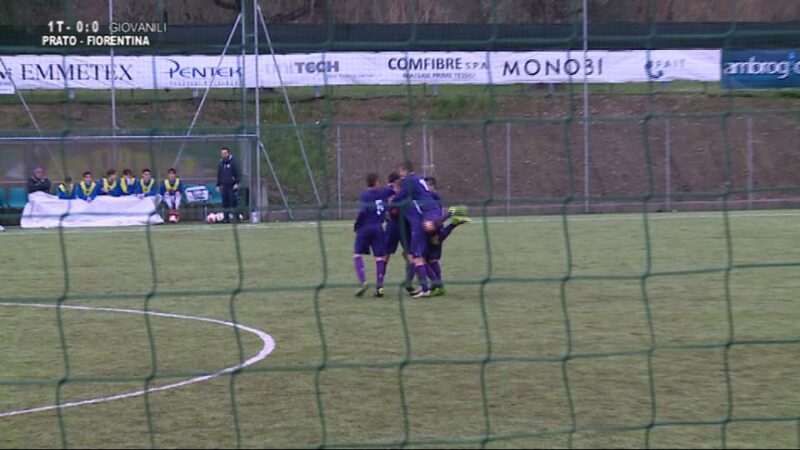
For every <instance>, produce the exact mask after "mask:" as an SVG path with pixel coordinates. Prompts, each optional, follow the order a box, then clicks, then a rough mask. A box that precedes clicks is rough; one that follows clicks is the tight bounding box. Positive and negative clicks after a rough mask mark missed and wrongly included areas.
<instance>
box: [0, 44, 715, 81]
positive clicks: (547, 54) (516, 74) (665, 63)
mask: <svg viewBox="0 0 800 450" xmlns="http://www.w3.org/2000/svg"><path fill="white" fill-rule="evenodd" d="M720 57H721V51H720V50H625V51H604V50H592V51H589V52H587V53H586V55H584V54H583V52H581V51H531V52H334V53H307V54H285V55H275V57H274V59H273V57H272V56H271V55H262V56H260V57H259V58H258V59H256V57H255V56H254V55H244V56H242V55H230V56H225V57H220V56H218V55H217V56H213V55H189V56H187V55H181V56H163V55H158V56H156V55H151V56H117V57H115V58H114V59H113V61H112V58H111V57H110V56H79V55H75V56H62V55H15V56H2V57H0V62H2V63H3V64H0V68H2V67H3V65H4V66H5V67H6V70H5V71H0V86H2V85H4V83H5V84H6V85H9V84H10V83H9V79H13V81H14V83H13V84H14V85H15V86H16V88H17V89H65V88H70V89H111V87H112V82H113V86H114V87H115V88H116V89H162V88H167V89H180V88H192V89H196V88H205V87H207V86H211V87H212V88H236V87H248V88H252V87H255V86H260V87H272V88H274V87H279V86H281V84H283V85H285V86H325V85H401V84H407V83H410V84H517V83H532V84H535V83H582V82H583V81H584V80H586V81H587V82H589V83H631V82H648V81H655V82H662V81H675V80H686V81H714V82H716V81H719V79H720V69H719V68H720ZM279 74H280V77H279ZM281 81H282V83H281Z"/></svg>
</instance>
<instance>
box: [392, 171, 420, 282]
mask: <svg viewBox="0 0 800 450" xmlns="http://www.w3.org/2000/svg"><path fill="white" fill-rule="evenodd" d="M402 182H403V180H402V179H401V178H400V175H398V174H397V172H392V173H390V174H389V184H391V185H393V186H394V190H395V192H399V191H400V188H401V187H402ZM410 241H411V227H410V226H409V224H408V221H407V220H406V218H405V217H404V216H403V215H402V214H400V208H398V207H397V206H391V207H390V208H389V212H388V214H387V218H386V264H387V265H388V264H389V260H390V259H391V256H392V255H394V254H395V253H397V248H398V247H400V246H402V248H403V250H402V251H403V260H405V262H406V281H405V287H406V291H408V292H409V293H410V292H413V291H414V286H413V282H414V275H415V273H416V270H415V268H414V262H413V260H412V259H411V257H410V255H409V254H408V247H409V243H410Z"/></svg>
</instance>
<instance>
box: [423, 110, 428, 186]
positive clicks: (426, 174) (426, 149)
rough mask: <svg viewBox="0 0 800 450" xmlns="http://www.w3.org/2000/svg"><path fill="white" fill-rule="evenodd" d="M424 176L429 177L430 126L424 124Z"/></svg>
mask: <svg viewBox="0 0 800 450" xmlns="http://www.w3.org/2000/svg"><path fill="white" fill-rule="evenodd" d="M422 175H423V176H425V177H427V176H428V125H427V124H424V123H423V124H422Z"/></svg>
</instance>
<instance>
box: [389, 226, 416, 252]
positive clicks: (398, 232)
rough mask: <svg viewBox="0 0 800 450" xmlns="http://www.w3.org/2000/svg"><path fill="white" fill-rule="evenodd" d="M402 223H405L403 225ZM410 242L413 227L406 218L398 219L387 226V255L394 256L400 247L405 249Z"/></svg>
mask: <svg viewBox="0 0 800 450" xmlns="http://www.w3.org/2000/svg"><path fill="white" fill-rule="evenodd" d="M400 221H403V222H405V223H404V224H401V223H400ZM410 241H411V226H410V225H409V224H408V222H407V221H406V219H405V218H403V217H398V218H395V219H393V220H390V221H389V222H388V223H387V224H386V253H388V254H389V255H394V254H395V253H397V247H398V246H401V245H402V246H403V249H405V248H406V247H408V244H409V242H410Z"/></svg>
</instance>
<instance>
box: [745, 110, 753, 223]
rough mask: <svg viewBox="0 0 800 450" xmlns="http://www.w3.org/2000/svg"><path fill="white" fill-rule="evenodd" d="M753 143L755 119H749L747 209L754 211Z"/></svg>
mask: <svg viewBox="0 0 800 450" xmlns="http://www.w3.org/2000/svg"><path fill="white" fill-rule="evenodd" d="M753 147H754V143H753V118H752V117H748V118H747V209H753V184H754V182H755V180H754V178H755V167H754V157H755V154H754V153H755V152H754V148H753Z"/></svg>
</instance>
